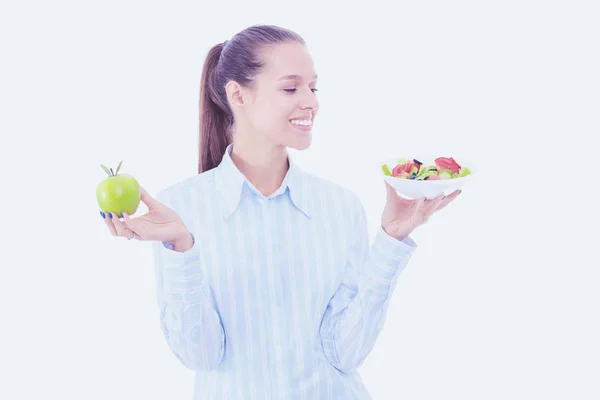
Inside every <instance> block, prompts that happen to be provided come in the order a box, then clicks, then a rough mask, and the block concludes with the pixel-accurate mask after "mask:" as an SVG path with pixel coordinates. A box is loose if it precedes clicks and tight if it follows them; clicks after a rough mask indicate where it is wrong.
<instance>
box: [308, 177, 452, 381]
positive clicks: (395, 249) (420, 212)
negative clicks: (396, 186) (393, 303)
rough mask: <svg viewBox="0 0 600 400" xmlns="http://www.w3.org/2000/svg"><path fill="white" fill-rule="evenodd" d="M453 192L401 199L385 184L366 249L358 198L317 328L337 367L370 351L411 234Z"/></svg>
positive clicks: (356, 362) (350, 366)
mask: <svg viewBox="0 0 600 400" xmlns="http://www.w3.org/2000/svg"><path fill="white" fill-rule="evenodd" d="M392 190H393V189H392ZM457 194H458V192H455V193H453V194H451V195H449V196H446V197H445V199H443V198H442V196H441V195H440V196H438V197H437V198H435V199H432V200H428V202H429V203H430V204H425V203H426V202H424V199H414V200H407V199H403V198H401V197H399V196H398V195H397V194H396V192H395V191H393V192H391V191H390V188H389V187H388V201H387V203H386V208H385V210H384V212H383V216H382V226H381V227H380V228H379V229H378V231H377V234H376V237H375V240H374V242H373V245H372V246H370V247H369V236H368V229H367V220H366V213H365V209H364V207H363V205H362V203H361V202H360V200H358V198H356V201H355V204H356V206H355V213H354V215H355V216H356V217H355V218H356V219H355V225H354V230H353V231H352V232H354V235H355V236H354V240H353V242H352V244H351V248H350V250H349V251H350V254H349V257H348V262H347V266H346V271H345V273H344V276H343V278H342V282H341V284H340V287H339V289H338V290H337V291H336V293H335V294H334V295H333V297H332V298H331V299H330V301H329V304H328V306H327V309H326V311H325V313H324V316H323V319H322V321H321V327H320V335H321V341H322V345H323V351H324V353H325V356H326V357H327V359H328V360H329V362H330V363H331V364H332V365H333V366H334V367H335V368H337V369H338V370H340V371H342V372H346V373H348V372H352V371H353V370H355V369H357V368H358V367H359V366H360V365H361V364H362V363H363V361H364V360H365V358H366V357H367V355H368V354H369V353H370V352H371V350H372V348H373V346H374V345H375V341H376V339H377V337H378V335H379V332H380V331H381V328H382V327H383V324H384V321H385V317H386V313H387V309H388V306H389V299H390V297H391V295H392V293H393V291H394V288H395V286H396V283H397V280H398V276H399V274H400V273H401V272H402V271H403V270H404V269H405V268H406V266H407V264H408V261H409V260H410V257H411V256H412V254H413V253H414V251H415V250H416V248H417V245H416V243H415V242H414V241H413V240H412V239H411V238H410V237H409V234H410V233H411V232H412V231H413V230H414V229H415V228H416V227H417V226H419V225H421V224H423V223H425V222H426V221H427V219H428V218H429V216H431V214H433V213H434V212H435V211H437V210H439V209H441V208H443V207H444V206H445V205H447V204H448V203H449V202H450V201H451V200H453V199H454V198H455V197H456V195H457ZM443 201H446V203H443ZM418 203H423V204H418Z"/></svg>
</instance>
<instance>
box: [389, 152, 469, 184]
mask: <svg viewBox="0 0 600 400" xmlns="http://www.w3.org/2000/svg"><path fill="white" fill-rule="evenodd" d="M434 162H435V165H424V164H423V163H422V162H421V161H419V160H417V159H414V158H413V159H412V160H408V159H405V158H400V159H399V160H398V161H397V165H396V166H395V167H394V168H392V170H391V171H390V168H389V166H388V165H387V164H383V165H382V166H381V169H382V170H383V173H384V174H385V175H387V176H393V177H395V178H400V179H412V180H417V181H426V180H431V181H434V180H442V179H454V178H462V177H463V176H467V175H469V174H470V173H471V170H469V168H466V167H461V166H460V165H459V164H458V163H457V162H456V161H455V160H454V158H452V157H438V158H436V159H435V160H434Z"/></svg>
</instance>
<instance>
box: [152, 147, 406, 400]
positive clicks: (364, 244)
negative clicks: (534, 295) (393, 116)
mask: <svg viewBox="0 0 600 400" xmlns="http://www.w3.org/2000/svg"><path fill="white" fill-rule="evenodd" d="M232 146H233V145H229V147H227V150H226V151H225V153H224V157H223V161H222V162H221V163H220V165H219V166H218V167H217V168H214V169H212V170H210V171H206V172H204V173H202V174H198V175H195V176H193V177H191V178H187V179H185V180H182V181H181V182H178V183H175V184H173V185H171V186H169V187H167V188H165V189H163V190H161V191H160V192H159V193H158V194H157V195H156V198H157V199H158V200H159V201H161V202H163V203H164V204H166V205H168V206H169V207H171V208H172V209H173V210H174V211H175V212H177V213H178V214H179V216H180V217H181V218H182V220H183V221H184V222H185V224H186V226H187V227H188V229H189V230H190V232H191V233H192V236H193V238H194V245H193V247H192V248H191V249H190V250H188V251H186V252H176V251H173V250H172V247H171V246H170V245H169V244H168V243H164V242H163V243H160V242H152V243H153V251H154V257H155V258H154V260H155V267H156V277H157V293H158V304H159V309H160V322H161V326H162V330H163V333H164V336H165V339H166V341H167V343H168V345H169V347H170V349H171V351H172V352H173V353H174V354H175V356H176V357H177V358H178V359H179V360H180V361H181V363H182V364H183V365H185V366H186V367H187V368H189V369H191V370H194V371H196V372H195V382H194V393H195V397H194V398H195V399H196V400H199V399H208V400H210V399H236V400H243V399H257V400H268V399H274V400H288V399H290V400H295V399H302V400H319V399H324V400H330V399H336V400H337V399H370V398H371V397H370V395H369V394H368V392H367V390H366V388H365V387H364V385H363V383H362V380H361V378H360V375H359V374H358V372H357V368H358V367H359V366H360V365H361V364H362V363H363V361H364V359H365V358H366V357H367V355H368V354H369V352H370V351H371V349H372V348H373V346H374V344H375V340H376V338H377V336H378V334H379V332H380V331H381V328H382V326H383V323H384V320H385V316H386V313H387V308H388V305H389V299H390V296H391V294H392V292H393V290H394V287H395V286H396V281H397V278H398V275H399V273H400V272H401V271H402V270H403V269H404V268H405V267H406V266H407V264H408V261H409V259H410V257H411V255H412V254H413V252H414V251H415V249H416V247H417V246H416V244H415V242H414V241H413V240H412V238H410V237H407V238H406V239H404V240H402V241H399V240H397V239H395V238H393V237H391V236H389V235H387V234H386V233H385V232H384V231H383V229H381V228H379V230H378V232H377V234H376V237H375V240H374V242H373V244H372V245H371V246H370V245H369V236H368V230H367V221H366V214H365V210H364V208H363V205H362V203H361V201H360V200H359V198H358V197H357V196H356V195H355V194H354V193H353V192H351V191H350V190H348V189H345V188H343V187H341V186H339V185H336V184H334V183H331V182H329V181H327V180H326V179H323V178H320V177H317V176H315V175H313V174H310V173H308V172H305V171H302V170H301V169H300V168H299V167H298V166H297V165H296V164H295V163H294V161H293V160H292V158H291V156H289V158H288V159H289V163H290V167H289V169H288V172H287V174H286V176H285V179H284V181H283V183H282V185H281V186H280V187H279V189H278V190H277V191H275V192H274V193H273V194H271V195H270V196H264V195H263V194H261V193H260V192H259V191H258V190H257V189H256V188H255V187H254V186H253V185H252V183H250V182H249V181H248V180H247V179H246V178H245V176H244V175H243V174H242V173H241V172H240V171H239V169H238V168H237V167H236V166H235V164H234V163H233V161H232V160H231V157H230V154H231V150H232Z"/></svg>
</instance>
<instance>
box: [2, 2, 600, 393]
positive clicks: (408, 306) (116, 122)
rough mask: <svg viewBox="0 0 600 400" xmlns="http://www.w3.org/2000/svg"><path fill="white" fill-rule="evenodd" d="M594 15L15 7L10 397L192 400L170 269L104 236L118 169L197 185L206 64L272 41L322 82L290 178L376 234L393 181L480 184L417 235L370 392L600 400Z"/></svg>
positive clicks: (195, 5)
mask: <svg viewBox="0 0 600 400" xmlns="http://www.w3.org/2000/svg"><path fill="white" fill-rule="evenodd" d="M215 3H216V2H215ZM593 3H594V2H592V1H589V2H582V1H523V0H519V1H506V0H505V1H464V0H461V1H452V2H450V1H420V2H404V3H401V4H395V3H393V2H389V3H388V2H374V1H369V2H366V3H365V4H364V5H363V6H361V7H359V5H358V4H357V5H356V6H351V5H350V4H351V3H350V2H339V3H337V4H334V3H325V2H323V3H316V2H312V3H309V2H294V3H284V2H272V3H265V2H262V3H261V2H238V3H236V4H232V3H224V4H220V5H218V6H217V5H214V4H212V5H211V4H210V2H200V1H186V2H184V1H169V2H166V1H163V2H156V1H131V0H130V1H125V0H120V1H103V2H90V1H64V0H62V1H59V0H56V1H52V2H42V1H37V2H34V1H23V0H21V1H16V0H15V1H5V0H2V1H1V2H0V5H1V6H0V44H1V48H0V50H1V52H0V79H1V81H0V82H1V86H0V100H1V103H0V105H1V110H0V111H1V114H0V133H1V138H2V141H1V145H0V151H1V157H0V162H1V163H2V183H1V185H0V190H1V196H0V201H1V202H2V205H1V210H2V216H1V218H0V223H1V225H2V230H1V234H2V244H1V246H2V252H1V253H0V265H1V271H2V277H1V278H0V311H1V312H0V335H1V340H0V351H1V353H0V368H1V371H0V373H1V375H0V376H1V378H0V398H2V399H7V400H9V399H10V400H12V399H47V398H53V399H54V398H56V399H63V400H67V399H69V400H70V399H77V400H80V399H86V400H95V399H117V400H121V399H191V396H192V389H193V381H192V379H193V372H192V371H189V370H187V369H185V367H183V366H182V365H181V364H179V362H178V361H177V360H176V358H175V357H174V356H173V355H172V354H171V353H170V351H169V349H168V347H167V344H166V342H165V341H164V339H163V337H162V334H161V331H160V328H159V317H158V307H157V305H156V297H155V295H156V294H155V277H154V266H153V259H152V253H151V246H150V244H149V243H148V242H138V241H131V242H128V241H127V240H125V239H123V238H114V237H112V236H111V235H110V234H109V232H108V230H107V229H106V227H105V225H104V222H103V220H102V218H101V217H100V215H99V212H98V206H97V204H96V198H95V189H96V186H97V184H98V183H99V182H100V181H101V180H102V179H104V178H105V173H104V172H103V171H102V169H101V168H100V166H99V164H101V163H102V164H105V165H109V166H112V167H113V168H114V167H116V165H117V163H118V162H119V161H121V160H124V162H123V167H122V172H124V173H129V174H132V175H133V176H135V177H136V178H137V179H138V181H139V182H140V183H141V184H142V185H143V186H145V187H146V188H147V189H148V190H149V191H150V193H152V194H156V192H157V191H159V190H160V189H162V188H163V187H165V186H167V185H170V184H172V183H174V182H177V181H179V180H182V179H184V178H186V177H189V176H192V175H194V174H195V173H196V165H197V148H196V146H197V140H198V138H197V129H198V122H197V121H198V91H199V79H200V74H201V66H202V63H203V61H204V57H205V56H206V52H207V51H208V49H209V48H210V47H211V46H213V45H214V44H216V43H218V42H222V41H223V40H225V39H230V38H231V37H232V36H233V35H234V34H235V33H236V32H238V31H240V30H242V29H244V28H246V27H248V26H250V25H252V24H259V23H269V24H276V25H281V26H284V27H287V28H289V29H292V30H295V31H296V32H298V33H299V34H300V35H302V36H303V37H304V38H305V40H306V41H307V45H308V47H309V51H310V52H311V54H312V56H313V59H314V62H315V67H316V70H317V72H318V74H319V77H320V78H319V84H318V86H317V88H318V89H319V92H318V93H317V95H318V96H319V98H320V100H321V111H320V114H319V116H318V118H317V121H316V124H315V126H314V131H313V134H314V139H313V144H312V146H311V147H310V148H309V149H307V150H306V151H304V152H296V151H291V153H292V156H293V157H295V160H296V161H297V162H298V164H299V165H300V166H301V167H303V168H304V169H305V170H307V171H310V172H314V173H317V174H318V175H320V176H323V177H325V178H328V179H331V180H333V181H335V182H337V183H339V184H342V185H343V186H346V187H348V188H350V189H352V190H354V191H355V192H356V193H357V194H358V195H359V196H360V198H361V199H362V201H363V203H364V205H365V207H366V209H367V212H368V217H369V224H370V225H369V229H370V233H371V235H373V234H374V232H375V229H376V228H377V226H378V224H379V218H380V215H381V211H382V209H383V205H384V201H385V187H384V184H383V180H382V179H381V174H380V170H379V163H380V160H381V159H382V158H385V157H387V156H393V157H396V156H407V157H410V156H411V155H412V154H418V153H428V154H435V155H439V156H453V157H455V158H456V159H457V160H460V156H461V155H463V156H465V157H468V158H469V159H471V160H473V161H475V162H476V163H477V164H478V166H479V171H478V174H477V175H476V176H474V178H473V179H472V180H471V181H470V182H468V183H467V185H466V186H464V191H463V193H462V194H461V195H460V196H459V198H458V199H457V200H456V201H455V202H454V203H452V204H451V205H450V206H449V207H447V208H446V209H444V210H442V211H441V212H440V213H438V214H436V215H435V216H434V217H432V218H431V219H430V221H429V223H428V224H426V225H424V226H422V227H419V228H417V230H416V231H414V232H413V238H414V239H415V240H416V241H417V243H418V246H419V248H418V251H417V252H416V253H415V255H414V256H413V258H412V259H411V261H410V264H409V266H408V268H407V269H406V270H405V271H404V272H403V273H402V275H401V277H400V279H399V282H398V285H397V288H396V291H395V292H394V294H393V297H392V300H391V305H390V308H389V313H388V317H387V321H386V324H385V327H384V329H383V331H382V333H381V335H380V337H379V340H378V342H377V344H376V346H375V348H374V350H373V351H372V353H371V354H370V356H369V357H368V359H367V361H366V362H365V364H364V365H363V366H362V368H361V369H360V371H361V373H362V376H363V378H364V381H365V384H366V385H367V387H368V389H369V390H370V392H371V394H372V396H373V398H374V399H410V400H421V399H430V400H439V399H461V400H466V399H473V400H481V399H486V400H487V399H511V400H512V399H578V400H583V399H599V398H600V381H599V379H598V378H599V376H600V361H599V360H600V344H599V338H600V327H599V322H600V321H599V319H600V313H599V306H600V291H599V287H600V272H599V271H598V268H599V267H600V262H599V260H598V239H599V236H600V235H599V234H598V211H597V206H598V204H599V200H600V197H599V191H598V172H599V165H598V158H597V149H598V147H597V146H598V145H597V144H594V143H597V139H598V135H599V133H600V130H599V125H600V123H599V119H600V118H599V110H600V108H599V106H600V79H599V71H600V62H599V49H600V43H599V38H600V31H599V28H598V20H599V17H600V15H599V12H598V7H597V6H594V5H593ZM144 210H145V208H143V206H142V208H141V209H140V210H139V214H141V213H143V212H145V211H144ZM139 214H137V215H139Z"/></svg>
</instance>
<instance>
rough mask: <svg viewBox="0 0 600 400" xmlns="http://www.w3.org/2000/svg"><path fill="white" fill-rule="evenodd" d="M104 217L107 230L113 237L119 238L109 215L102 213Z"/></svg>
mask: <svg viewBox="0 0 600 400" xmlns="http://www.w3.org/2000/svg"><path fill="white" fill-rule="evenodd" d="M104 216H105V218H104V223H105V224H106V226H107V227H108V230H109V231H110V233H111V234H112V235H113V236H119V234H118V233H117V229H116V228H115V225H114V224H113V223H112V219H111V218H110V215H109V213H104Z"/></svg>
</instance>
